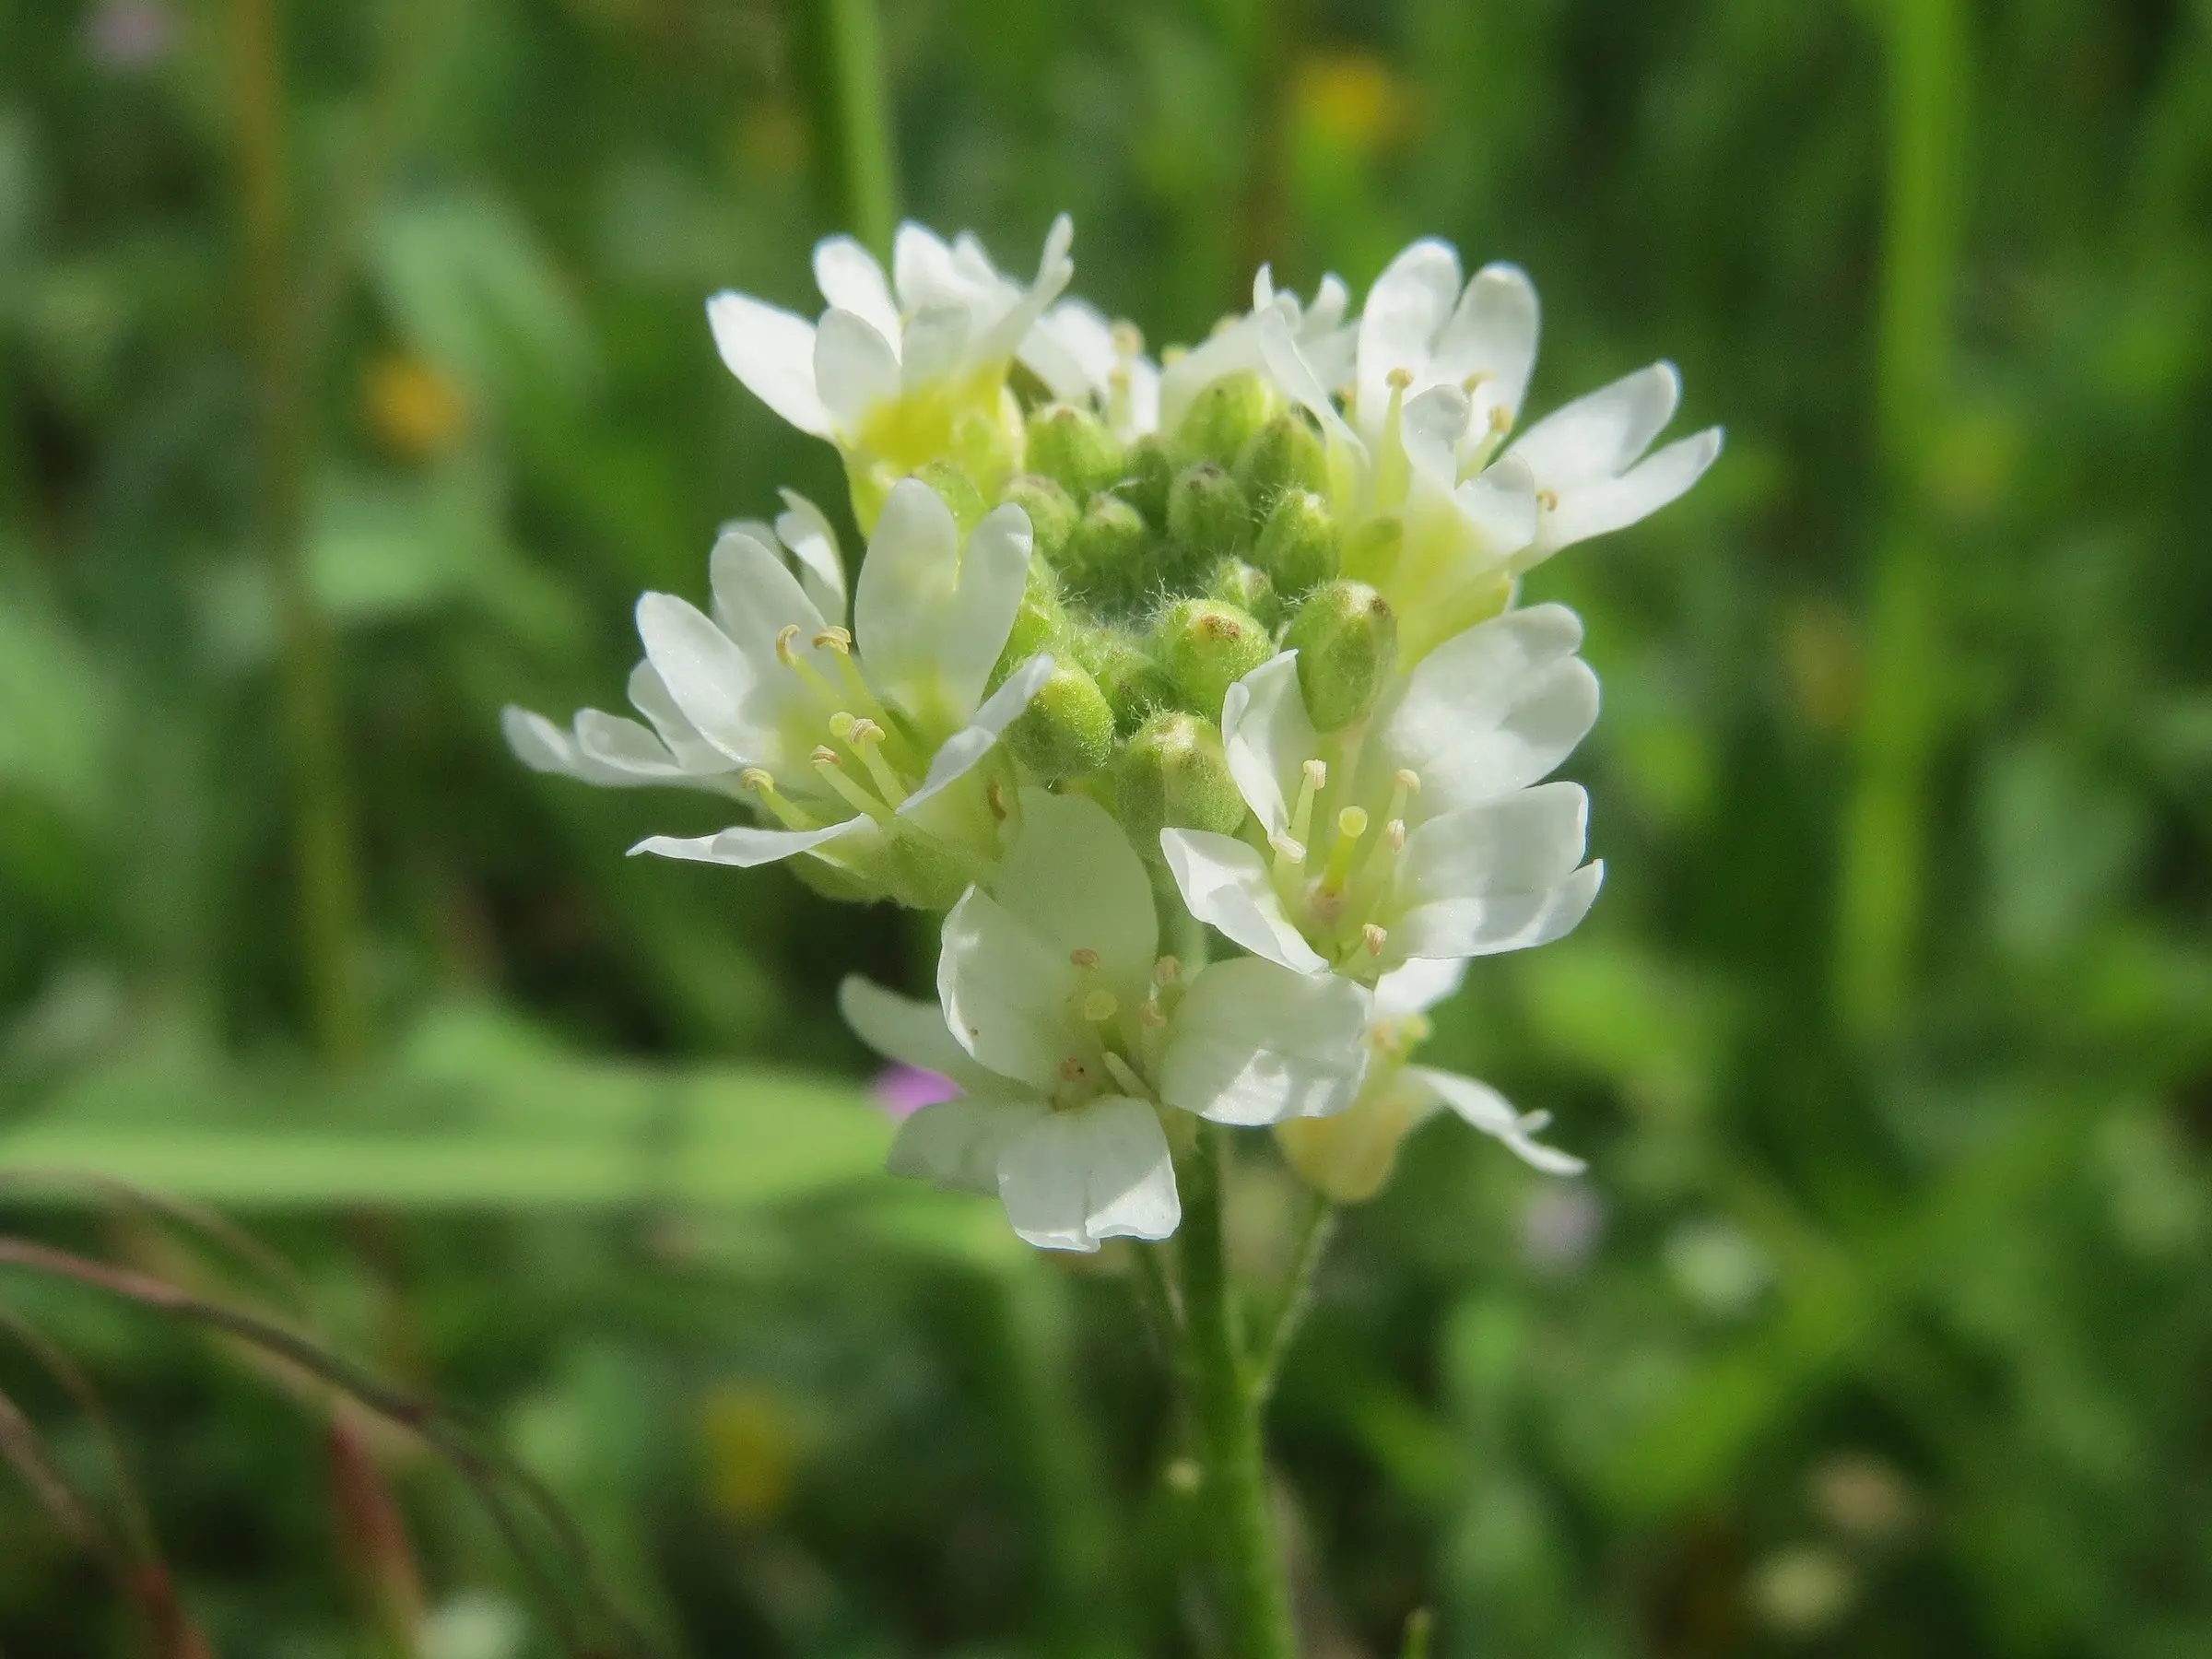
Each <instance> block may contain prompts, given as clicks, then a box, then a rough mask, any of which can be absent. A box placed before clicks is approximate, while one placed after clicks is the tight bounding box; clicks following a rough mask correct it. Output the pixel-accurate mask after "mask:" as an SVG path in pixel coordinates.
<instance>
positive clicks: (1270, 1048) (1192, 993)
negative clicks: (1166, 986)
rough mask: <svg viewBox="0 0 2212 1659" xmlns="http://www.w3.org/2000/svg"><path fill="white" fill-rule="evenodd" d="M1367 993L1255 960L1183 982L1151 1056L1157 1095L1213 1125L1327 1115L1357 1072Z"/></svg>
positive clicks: (1347, 1095)
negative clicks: (1161, 1045)
mask: <svg viewBox="0 0 2212 1659" xmlns="http://www.w3.org/2000/svg"><path fill="white" fill-rule="evenodd" d="M1371 1006H1372V1005H1371V999H1370V998H1369V996H1368V994H1367V993H1366V992H1365V991H1364V990H1362V989H1361V988H1360V987H1359V986H1358V985H1356V984H1354V983H1353V982H1351V981H1349V980H1347V979H1339V978H1337V977H1335V975H1334V974H1315V975H1311V976H1309V975H1307V974H1302V973H1295V972H1293V971H1290V970H1289V969H1288V968H1285V967H1282V966H1280V965H1279V964H1277V963H1275V962H1266V961H1262V960H1261V959H1259V958H1257V957H1239V958H1237V959H1234V960H1231V961H1227V962H1217V963H1215V964H1213V965H1212V966H1211V967H1209V968H1206V970H1204V971H1202V972H1200V973H1199V974H1198V975H1197V976H1196V977H1195V978H1194V979H1193V980H1192V981H1191V986H1190V989H1189V991H1188V992H1186V993H1185V994H1184V995H1183V999H1182V1004H1181V1006H1178V1007H1177V1008H1176V1010H1175V1014H1174V1018H1173V1022H1172V1024H1171V1027H1170V1030H1169V1033H1168V1045H1167V1050H1166V1053H1164V1054H1163V1055H1162V1056H1161V1058H1160V1069H1159V1094H1160V1099H1161V1100H1165V1101H1166V1102H1167V1103H1168V1104H1169V1105H1171V1106H1179V1107H1181V1108H1182V1110H1183V1111H1185V1112H1196V1113H1198V1115H1199V1116H1201V1117H1206V1118H1211V1119H1213V1120H1214V1121H1215V1122H1216V1123H1220V1124H1279V1123H1281V1122H1282V1121H1283V1120H1284V1119H1285V1118H1294V1117H1327V1116H1329V1115H1330V1114H1332V1113H1334V1112H1342V1111H1343V1110H1344V1109H1345V1108H1346V1107H1347V1106H1349V1105H1350V1104H1351V1103H1352V1101H1353V1100H1355V1099H1357V1098H1358V1096H1359V1084H1360V1081H1361V1079H1362V1078H1363V1077H1365V1076H1366V1072H1367V1053H1368V1049H1367V1027H1368V1018H1369V1014H1370V1011H1371Z"/></svg>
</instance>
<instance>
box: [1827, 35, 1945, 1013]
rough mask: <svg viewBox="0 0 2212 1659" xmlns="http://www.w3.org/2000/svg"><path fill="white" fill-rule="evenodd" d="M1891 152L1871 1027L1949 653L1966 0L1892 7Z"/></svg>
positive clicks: (1922, 862) (1899, 949)
mask: <svg viewBox="0 0 2212 1659" xmlns="http://www.w3.org/2000/svg"><path fill="white" fill-rule="evenodd" d="M1888 43H1889V61H1890V123H1891V128H1890V150H1889V177H1888V218H1887V221H1886V224H1885V228H1884V233H1883V251H1882V277H1881V300H1880V315H1879V330H1880V340H1879V347H1878V352H1877V361H1878V368H1879V373H1880V384H1879V389H1878V399H1877V407H1876V425H1877V441H1878V444H1879V451H1880V453H1879V462H1880V480H1881V488H1882V509H1883V511H1882V529H1881V531H1880V542H1879V545H1878V547H1877V555H1876V564H1875V570H1874V573H1873V580H1872V584H1871V590H1870V611H1871V619H1870V623H1869V629H1868V634H1867V641H1866V653H1865V687H1866V691H1865V708H1864V711H1863V712H1862V715H1861V720H1860V725H1859V731H1858V742H1857V748H1858V753H1857V778H1856V782H1855V784H1854V786H1853V795H1852V799H1851V802H1850V806H1849V808H1848V812H1847V815H1846V818H1845V822H1844V830H1843V846H1842V868H1841V880H1840V891H1839V912H1838V917H1837V939H1836V948H1837V964H1836V973H1837V995H1838V1001H1839V1004H1840V1011H1841V1016H1842V1018H1843V1021H1844V1023H1845V1025H1846V1026H1847V1027H1848V1028H1849V1029H1852V1030H1855V1031H1857V1032H1859V1033H1860V1034H1861V1035H1863V1036H1877V1035H1879V1034H1881V1033H1882V1032H1884V1031H1886V1030H1888V1029H1889V1028H1890V1027H1891V1026H1892V1025H1893V1023H1894V1021H1895V1019H1896V1017H1897V1014H1898V1011H1899V1010H1900V1007H1901V1006H1902V1005H1903V1001H1904V996H1905V989H1906V983H1907V979H1908V975H1909V972H1910V968H1911V961H1912V950H1913V947H1914V944H1915V941H1916V939H1917V937H1918V935H1919V932H1920V912H1921V906H1922V898H1923V888H1924V886H1925V880H1926V860H1927V816H1928V815H1927V801H1926V782H1927V768H1928V762H1929V759H1930V754H1931V751H1932V749H1933V747H1934V745H1935V739H1936V729H1937V724H1938V715H1939V712H1940V711H1939V706H1938V699H1939V695H1940V689H1939V679H1940V676H1941V672H1942V667H1943V662H1942V653H1941V628H1940V619H1939V618H1938V615H1937V608H1936V602H1937V595H1936V593H1935V557H1936V552H1937V549H1936V548H1935V544H1934V541H1933V537H1932V535H1931V534H1930V531H1929V530H1928V528H1927V526H1926V524H1925V522H1924V521H1925V513H1924V502H1923V492H1922V488H1921V478H1920V457H1921V455H1922V454H1923V453H1924V450H1925V441H1926V438H1927V436H1928V433H1929V431H1930V429H1931V426H1932V424H1933V421H1932V416H1933V415H1934V414H1935V411H1936V410H1938V409H1939V408H1940V406H1941V402H1942V398H1943V396H1944V393H1945V388H1946V382H1947V371H1948V358H1949V343H1950V312H1951V302H1952V295H1953V292H1954V289H1955V288H1956V284H1957V274H1958V265H1959V218H1960V211H1959V186H1960V176H1959V175H1960V171H1961V169H1960V150H1961V147H1962V138H1963V130H1964V126H1965V99H1966V70H1967V59H1966V43H1965V18H1964V12H1963V8H1962V6H1961V5H1960V0H1890V3H1889V9H1888Z"/></svg>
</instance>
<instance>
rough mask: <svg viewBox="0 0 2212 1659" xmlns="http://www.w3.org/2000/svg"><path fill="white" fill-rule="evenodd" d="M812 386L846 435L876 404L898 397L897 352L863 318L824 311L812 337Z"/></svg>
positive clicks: (852, 313) (847, 313) (844, 313)
mask: <svg viewBox="0 0 2212 1659" xmlns="http://www.w3.org/2000/svg"><path fill="white" fill-rule="evenodd" d="M814 383H815V384H816V385H817V386H818V388H820V391H821V396H822V403H823V406H825V407H827V408H828V409H829V411H830V414H831V415H833V416H835V417H836V418H837V423H838V425H840V426H841V427H843V428H844V429H846V430H848V431H850V430H851V429H853V428H854V427H857V426H859V425H860V424H861V422H862V421H863V420H864V419H865V418H867V413H868V411H869V410H870V409H872V408H874V407H875V406H877V404H880V403H887V402H888V401H889V400H891V399H892V398H895V397H897V396H898V395H899V353H898V352H897V351H896V350H894V349H893V348H892V346H891V343H890V341H888V340H887V339H885V338H884V337H883V335H879V334H877V332H876V329H875V327H874V325H873V324H870V323H869V322H868V321H867V320H866V319H865V318H864V317H861V316H858V315H856V314H855V313H854V312H849V311H830V312H824V313H823V314H822V323H821V327H820V328H819V329H818V331H817V332H816V334H815V336H814Z"/></svg>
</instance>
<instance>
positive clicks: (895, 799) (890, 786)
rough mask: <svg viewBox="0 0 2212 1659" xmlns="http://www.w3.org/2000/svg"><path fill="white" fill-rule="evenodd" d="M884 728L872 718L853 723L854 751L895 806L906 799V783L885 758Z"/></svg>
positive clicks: (877, 785)
mask: <svg viewBox="0 0 2212 1659" xmlns="http://www.w3.org/2000/svg"><path fill="white" fill-rule="evenodd" d="M883 736H884V733H883V728H882V727H881V726H879V725H877V724H876V723H875V722H874V721H872V720H856V721H854V722H853V732H852V737H851V742H852V745H853V753H854V754H856V755H858V756H859V757H860V763H861V764H862V765H863V766H865V767H866V768H867V769H868V776H869V777H871V778H873V779H874V780H875V781H876V787H877V789H878V790H880V791H881V792H882V794H883V798H884V799H885V800H886V801H888V802H889V803H890V805H891V806H894V807H895V806H900V804H901V803H903V802H904V801H905V799H906V785H905V784H903V783H901V782H899V774H898V773H896V772H894V771H891V767H890V762H889V761H888V760H886V759H884V758H883Z"/></svg>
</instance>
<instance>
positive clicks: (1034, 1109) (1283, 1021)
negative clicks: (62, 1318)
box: [841, 789, 1370, 1250]
mask: <svg viewBox="0 0 2212 1659" xmlns="http://www.w3.org/2000/svg"><path fill="white" fill-rule="evenodd" d="M1020 801H1021V813H1022V829H1021V831H1020V833H1019V834H1018V837H1017V838H1016V840H1015V841H1014V844H1013V845H1012V847H1011V848H1010V849H1009V850H1008V851H1007V853H1006V856H1005V858H1004V859H1003V860H1002V861H1001V862H1000V864H999V865H998V866H997V868H996V869H995V870H994V871H993V873H992V875H991V877H990V880H989V883H988V887H987V888H984V887H978V888H972V889H971V890H970V891H969V893H968V894H967V895H966V897H964V898H963V899H962V900H960V902H959V904H958V905H957V906H956V907H955V908H954V909H953V912H952V913H951V914H950V915H949V916H947V918H946V920H945V933H944V951H943V955H942V956H941V958H940V959H939V961H938V966H937V991H938V1004H937V1006H931V1005H929V1004H927V1003H923V1002H914V1001H910V1000H908V999H906V998H903V997H899V996H895V995H893V994H891V993H889V992H888V991H885V990H882V989H881V988H879V987H877V986H875V985H872V984H869V983H868V982H865V981H863V980H857V979H853V980H847V981H846V982H845V984H844V987H843V990H842V993H841V1003H842V1006H843V1008H844V1011H845V1016H846V1018H848V1019H849V1020H850V1021H851V1022H852V1025H853V1029H854V1030H856V1031H858V1032H859V1033H860V1035H861V1037H862V1038H863V1039H864V1040H865V1041H867V1042H868V1043H869V1044H870V1045H871V1046H872V1047H874V1048H876V1049H877V1050H878V1051H879V1052H880V1053H884V1054H885V1055H887V1056H888V1057H889V1058H891V1059H894V1060H900V1061H903V1062H905V1063H906V1064H908V1065H918V1066H922V1067H924V1068H926V1069H928V1070H931V1071H935V1072H940V1073H942V1074H944V1075H945V1076H946V1077H950V1078H951V1079H953V1081H954V1082H956V1083H957V1084H959V1086H960V1088H961V1089H962V1090H963V1091H964V1092H963V1096H962V1098H961V1099H959V1100H947V1101H945V1102H943V1103H942V1104H939V1105H935V1106H926V1107H924V1108H923V1109H922V1110H921V1111H920V1112H916V1113H915V1114H914V1115H913V1116H912V1118H909V1119H908V1120H907V1121H906V1123H905V1124H903V1125H902V1126H901V1127H900V1133H899V1138H898V1140H897V1142H896V1143H895V1144H894V1146H893V1147H892V1150H891V1158H890V1167H891V1170H892V1171H893V1172H894V1173H896V1174H904V1175H919V1176H922V1177H924V1178H926V1179H928V1180H931V1181H934V1182H937V1183H938V1184H939V1185H942V1186H947V1187H952V1188H958V1189H963V1190H971V1191H978V1192H986V1193H991V1192H994V1193H996V1194H998V1196H999V1198H1000V1200H1001V1201H1002V1202H1003V1203H1004V1204H1005V1206H1006V1215H1007V1218H1008V1219H1009V1220H1011V1221H1012V1223H1013V1225H1014V1230H1015V1231H1017V1232H1018V1233H1019V1234H1020V1235H1021V1236H1022V1237H1023V1238H1024V1239H1027V1240H1028V1241H1030V1242H1031V1243H1032V1244H1039V1245H1043V1246H1045V1247H1047V1248H1051V1249H1060V1250H1095V1249H1097V1248H1098V1246H1099V1242H1100V1240H1102V1239H1108V1238H1112V1237H1115V1236H1118V1235H1127V1236H1131V1237H1135V1238H1141V1239H1159V1238H1165V1237H1166V1236H1167V1235H1168V1234H1169V1233H1171V1232H1172V1231H1173V1230H1175V1225H1176V1223H1177V1221H1178V1220H1179V1219H1180V1218H1181V1207H1180V1205H1179V1203H1178V1200H1177V1198H1176V1194H1175V1177H1174V1170H1173V1165H1172V1159H1171V1154H1170V1150H1169V1146H1168V1138H1167V1134H1166V1132H1165V1131H1164V1130H1163V1128H1162V1127H1161V1124H1160V1120H1159V1109H1161V1108H1168V1107H1173V1108H1176V1109H1178V1110H1180V1111H1182V1112H1193V1113H1195V1114H1197V1115H1198V1116H1201V1117H1205V1118H1209V1119H1211V1120H1213V1121H1214V1122H1217V1123H1224V1124H1276V1123H1280V1122H1283V1121H1285V1120H1286V1119H1289V1118H1293V1117H1318V1116H1326V1115H1327V1114H1329V1113H1331V1112H1341V1111H1343V1110H1344V1109H1345V1108H1346V1107H1347V1106H1348V1105H1350V1104H1351V1102H1352V1100H1354V1099H1355V1098H1356V1097H1357V1095H1358V1093H1359V1086H1360V1081H1361V1078H1362V1077H1363V1076H1364V1074H1365V1069H1366V1064H1367V1048H1366V1042H1365V1037H1366V1032H1367V1028H1368V1023H1369V1010H1370V998H1369V996H1368V994H1367V993H1366V992H1365V991H1364V990H1362V989H1360V988H1359V986H1357V985H1354V984H1351V983H1350V982H1347V981H1343V980H1330V979H1312V978H1308V977H1306V976H1304V975H1300V974H1297V973H1292V972H1289V971H1287V970H1285V969H1282V968H1280V967H1277V965H1276V964H1274V963H1272V962H1265V961H1261V960H1259V959H1255V958H1249V957H1247V958H1240V959H1235V960H1232V961H1227V962H1219V963H1216V964H1214V965H1212V966H1210V967H1206V968H1204V969H1202V970H1200V971H1198V972H1196V973H1195V974H1192V975H1190V976H1188V977H1187V979H1186V978H1185V976H1184V975H1183V974H1182V971H1181V970H1180V967H1179V966H1178V965H1177V964H1176V963H1175V962H1174V961H1173V960H1172V959H1165V958H1160V957H1159V955H1158V954H1157V953H1158V950H1159V923H1158V920H1157V918H1156V916H1155V913H1154V910H1153V899H1152V888H1151V883H1150V880H1149V878H1148V877H1147V876H1146V874H1145V868H1144V865H1143V864H1142V863H1141V862H1140V861H1139V860H1138V858H1137V856H1136V853H1135V850H1134V849H1133V848H1132V847H1131V846H1130V845H1129V842H1128V839H1127V837H1126V836H1124V834H1123V832H1122V830H1121V827H1120V826H1119V825H1118V824H1116V823H1115V822H1114V821H1113V819H1112V818H1111V817H1110V816H1109V815H1108V814H1107V813H1106V811H1105V809H1104V808H1102V807H1100V806H1098V805H1097V804H1096V803H1094V802H1092V801H1089V800H1088V799H1086V798H1084V797H1082V796H1079V795H1055V794H1047V793H1045V792H1044V791H1042V790H1035V789H1030V790H1024V791H1022V793H1021V797H1020Z"/></svg>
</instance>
